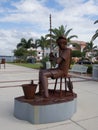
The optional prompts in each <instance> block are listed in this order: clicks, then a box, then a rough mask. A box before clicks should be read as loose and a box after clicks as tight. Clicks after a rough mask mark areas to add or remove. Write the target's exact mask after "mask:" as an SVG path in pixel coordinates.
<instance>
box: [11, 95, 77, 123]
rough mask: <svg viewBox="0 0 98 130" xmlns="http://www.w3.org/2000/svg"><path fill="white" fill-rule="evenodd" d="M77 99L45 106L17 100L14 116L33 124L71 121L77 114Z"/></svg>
mask: <svg viewBox="0 0 98 130" xmlns="http://www.w3.org/2000/svg"><path fill="white" fill-rule="evenodd" d="M76 102H77V97H74V98H72V99H71V100H69V101H61V102H59V103H55V102H54V103H49V105H48V104H44V105H42V104H41V105H38V104H37V105H36V104H32V103H31V102H30V100H29V101H25V100H19V99H18V98H15V104H14V115H15V117H16V118H18V119H21V120H26V121H29V122H30V123H32V124H41V123H52V122H59V121H64V120H68V119H70V118H71V117H72V116H73V114H74V113H75V112H76V106H77V103H76Z"/></svg>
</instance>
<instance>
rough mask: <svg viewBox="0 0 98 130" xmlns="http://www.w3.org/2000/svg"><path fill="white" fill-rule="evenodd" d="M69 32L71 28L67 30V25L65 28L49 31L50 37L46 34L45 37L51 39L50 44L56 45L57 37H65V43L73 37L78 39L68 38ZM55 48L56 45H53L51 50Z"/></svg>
mask: <svg viewBox="0 0 98 130" xmlns="http://www.w3.org/2000/svg"><path fill="white" fill-rule="evenodd" d="M71 31H72V28H71V29H68V30H67V25H66V26H65V27H64V26H63V25H61V26H60V27H59V28H54V29H51V36H50V34H47V35H46V37H51V41H52V43H56V39H57V38H58V37H59V36H65V37H66V38H67V41H68V42H69V41H70V40H71V39H72V38H74V37H76V38H78V37H77V35H72V36H69V33H70V32H71ZM55 46H56V44H53V48H55Z"/></svg>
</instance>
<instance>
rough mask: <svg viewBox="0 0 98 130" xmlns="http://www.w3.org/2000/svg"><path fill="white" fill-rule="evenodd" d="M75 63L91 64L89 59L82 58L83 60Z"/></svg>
mask: <svg viewBox="0 0 98 130" xmlns="http://www.w3.org/2000/svg"><path fill="white" fill-rule="evenodd" d="M77 64H93V62H91V61H90V60H87V59H84V60H79V61H78V62H77Z"/></svg>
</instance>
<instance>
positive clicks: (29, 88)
mask: <svg viewBox="0 0 98 130" xmlns="http://www.w3.org/2000/svg"><path fill="white" fill-rule="evenodd" d="M22 88H23V92H24V96H25V98H26V99H33V98H34V96H35V92H36V88H37V84H23V85H22Z"/></svg>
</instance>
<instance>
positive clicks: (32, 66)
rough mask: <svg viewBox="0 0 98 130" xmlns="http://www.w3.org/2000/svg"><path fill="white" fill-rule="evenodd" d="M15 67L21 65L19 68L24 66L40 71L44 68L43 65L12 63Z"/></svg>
mask: <svg viewBox="0 0 98 130" xmlns="http://www.w3.org/2000/svg"><path fill="white" fill-rule="evenodd" d="M11 64H14V65H19V66H24V67H28V68H32V69H40V68H41V67H42V64H41V63H34V64H31V63H11Z"/></svg>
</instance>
